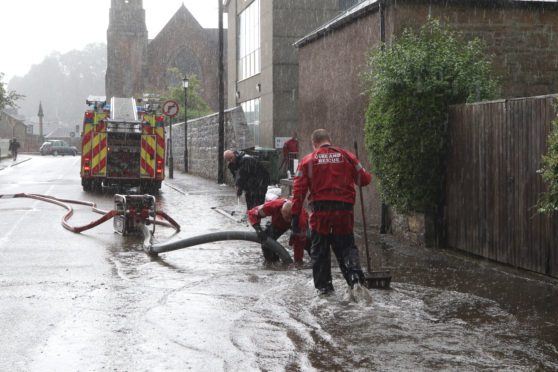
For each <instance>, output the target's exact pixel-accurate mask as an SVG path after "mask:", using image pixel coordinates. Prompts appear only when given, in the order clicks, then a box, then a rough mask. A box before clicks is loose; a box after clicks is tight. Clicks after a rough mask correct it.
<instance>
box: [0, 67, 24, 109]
mask: <svg viewBox="0 0 558 372" xmlns="http://www.w3.org/2000/svg"><path fill="white" fill-rule="evenodd" d="M2 80H4V73H3V72H0V110H3V109H5V108H6V107H17V104H16V102H17V101H18V100H19V99H21V98H23V97H25V96H24V95H22V94H18V93H16V92H15V91H13V90H11V91H7V90H6V88H4V82H3V81H2Z"/></svg>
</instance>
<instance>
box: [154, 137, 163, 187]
mask: <svg viewBox="0 0 558 372" xmlns="http://www.w3.org/2000/svg"><path fill="white" fill-rule="evenodd" d="M155 134H157V157H156V161H157V164H158V166H157V167H158V168H159V169H160V170H161V172H160V173H157V179H158V180H163V179H165V128H163V127H162V126H157V127H156V128H155Z"/></svg>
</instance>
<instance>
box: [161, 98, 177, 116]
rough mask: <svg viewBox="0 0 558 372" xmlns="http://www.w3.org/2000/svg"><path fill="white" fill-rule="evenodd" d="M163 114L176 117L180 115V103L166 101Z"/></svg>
mask: <svg viewBox="0 0 558 372" xmlns="http://www.w3.org/2000/svg"><path fill="white" fill-rule="evenodd" d="M163 113H164V114H165V115H167V116H175V115H176V114H178V103H176V101H166V102H165V103H164V104H163Z"/></svg>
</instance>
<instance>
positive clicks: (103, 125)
mask: <svg viewBox="0 0 558 372" xmlns="http://www.w3.org/2000/svg"><path fill="white" fill-rule="evenodd" d="M106 118H107V114H103V113H95V121H94V124H95V132H106V131H107V122H106Z"/></svg>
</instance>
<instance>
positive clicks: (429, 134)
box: [364, 20, 499, 212]
mask: <svg viewBox="0 0 558 372" xmlns="http://www.w3.org/2000/svg"><path fill="white" fill-rule="evenodd" d="M484 46H485V45H484V43H483V42H482V41H481V40H479V39H475V40H472V41H469V42H465V41H464V40H463V39H462V37H461V35H460V34H459V33H456V32H452V31H448V30H443V29H442V28H441V27H440V23H439V21H437V20H429V21H428V22H427V23H426V24H424V25H423V26H422V27H421V28H420V29H419V30H418V32H417V33H414V32H413V31H412V30H410V29H405V30H404V31H403V33H402V34H401V36H400V37H397V38H395V39H394V40H393V42H392V43H391V44H390V45H385V49H384V50H382V49H380V48H375V49H373V50H372V51H371V52H370V53H369V54H368V60H367V66H368V71H367V73H366V74H364V78H365V81H366V82H367V85H368V89H367V93H368V94H369V100H370V101H369V107H368V111H367V118H366V127H365V132H366V141H365V143H366V147H367V149H368V151H369V154H370V159H371V164H372V166H373V171H374V173H375V176H376V179H377V183H378V188H379V191H380V193H381V195H382V198H383V199H384V202H385V203H386V204H388V205H391V206H393V207H394V208H395V209H396V210H397V211H399V212H411V211H414V212H427V211H433V210H435V208H436V206H437V205H438V203H439V201H440V197H441V192H442V190H443V187H442V182H443V172H444V157H445V154H446V147H447V138H446V137H447V136H446V126H447V113H448V106H449V105H452V104H458V103H464V102H475V101H480V100H486V99H494V98H496V97H497V94H498V91H499V83H498V81H497V79H496V78H494V75H493V72H492V70H493V65H492V62H491V60H490V58H489V56H486V55H485V53H484V52H483V48H484Z"/></svg>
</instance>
